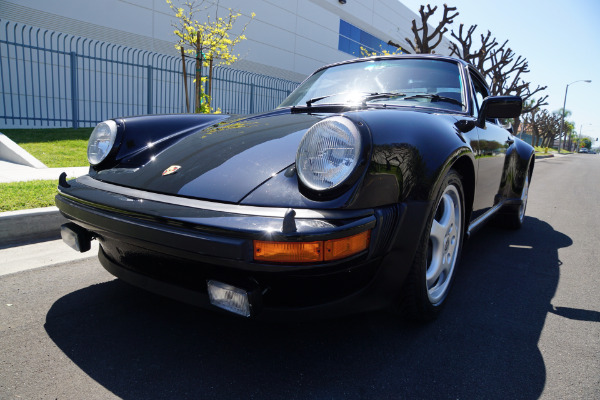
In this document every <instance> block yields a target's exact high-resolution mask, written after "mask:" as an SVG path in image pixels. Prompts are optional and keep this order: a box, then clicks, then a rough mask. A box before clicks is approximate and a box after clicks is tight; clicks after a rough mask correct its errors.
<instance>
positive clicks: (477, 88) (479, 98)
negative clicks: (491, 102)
mask: <svg viewBox="0 0 600 400" xmlns="http://www.w3.org/2000/svg"><path fill="white" fill-rule="evenodd" d="M471 82H473V93H474V95H475V96H474V99H473V102H474V103H475V104H473V111H474V112H473V114H474V116H475V117H477V116H478V115H479V109H480V108H481V103H482V102H483V99H485V98H486V97H488V96H489V94H488V91H487V89H486V87H485V85H484V84H483V83H482V82H481V81H480V80H479V79H478V78H477V77H476V76H474V75H471Z"/></svg>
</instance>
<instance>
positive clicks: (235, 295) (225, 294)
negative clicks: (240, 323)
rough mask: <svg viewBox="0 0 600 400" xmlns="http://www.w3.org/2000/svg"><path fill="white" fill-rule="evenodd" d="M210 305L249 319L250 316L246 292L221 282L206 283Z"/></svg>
mask: <svg viewBox="0 0 600 400" xmlns="http://www.w3.org/2000/svg"><path fill="white" fill-rule="evenodd" d="M207 286H208V297H209V299H210V303H211V304H212V305H214V306H217V307H219V308H222V309H224V310H227V311H231V312H232V313H235V314H238V315H243V316H244V317H249V316H250V315H251V312H250V311H251V309H250V300H249V296H248V292H247V291H245V290H244V289H240V288H237V287H235V286H231V285H227V284H225V283H222V282H217V281H208V282H207Z"/></svg>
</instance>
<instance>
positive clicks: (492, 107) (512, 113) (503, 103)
mask: <svg viewBox="0 0 600 400" xmlns="http://www.w3.org/2000/svg"><path fill="white" fill-rule="evenodd" d="M522 108H523V99H521V97H519V96H489V97H486V98H485V99H483V103H481V109H480V110H479V117H478V118H477V123H478V125H479V126H484V125H485V120H486V119H488V118H491V119H494V118H517V117H518V116H519V115H521V109H522Z"/></svg>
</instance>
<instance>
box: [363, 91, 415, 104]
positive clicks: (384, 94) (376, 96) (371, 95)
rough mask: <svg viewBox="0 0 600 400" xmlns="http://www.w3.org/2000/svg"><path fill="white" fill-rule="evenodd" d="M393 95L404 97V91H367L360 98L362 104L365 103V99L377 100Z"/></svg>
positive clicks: (389, 97)
mask: <svg viewBox="0 0 600 400" xmlns="http://www.w3.org/2000/svg"><path fill="white" fill-rule="evenodd" d="M394 97H406V93H400V92H381V93H369V94H368V95H366V96H365V97H363V98H362V104H363V106H366V105H367V101H372V100H377V99H391V98H394Z"/></svg>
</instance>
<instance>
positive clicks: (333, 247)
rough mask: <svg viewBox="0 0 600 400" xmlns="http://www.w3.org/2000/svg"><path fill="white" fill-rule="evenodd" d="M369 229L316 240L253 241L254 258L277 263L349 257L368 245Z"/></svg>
mask: <svg viewBox="0 0 600 400" xmlns="http://www.w3.org/2000/svg"><path fill="white" fill-rule="evenodd" d="M370 239H371V231H365V232H361V233H359V234H356V235H353V236H348V237H345V238H340V239H332V240H325V241H317V242H270V241H266V240H255V241H254V260H255V261H266V262H279V263H309V262H320V261H333V260H340V259H342V258H346V257H350V256H352V255H354V254H358V253H360V252H361V251H364V250H366V249H367V248H368V247H369V241H370Z"/></svg>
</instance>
